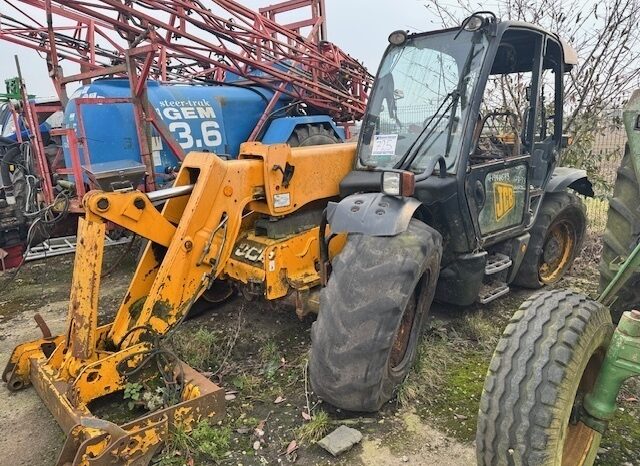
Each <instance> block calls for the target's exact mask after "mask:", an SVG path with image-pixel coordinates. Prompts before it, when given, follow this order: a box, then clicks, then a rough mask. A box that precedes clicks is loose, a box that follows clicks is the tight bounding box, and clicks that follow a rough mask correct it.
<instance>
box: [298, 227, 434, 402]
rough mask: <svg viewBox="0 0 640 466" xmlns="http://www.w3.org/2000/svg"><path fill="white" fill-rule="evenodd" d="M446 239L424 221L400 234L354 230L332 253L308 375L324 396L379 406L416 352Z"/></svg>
mask: <svg viewBox="0 0 640 466" xmlns="http://www.w3.org/2000/svg"><path fill="white" fill-rule="evenodd" d="M441 256H442V238H441V237H440V234H439V233H438V232H437V231H435V230H433V229H432V228H430V227H428V226H427V225H425V224H424V223H422V222H420V221H418V220H415V219H413V220H411V223H410V224H409V228H408V229H407V230H406V231H405V232H403V233H401V234H399V235H397V236H393V237H372V236H365V235H361V234H350V235H349V237H348V239H347V243H346V245H345V246H344V248H343V249H342V251H341V252H340V254H339V255H338V256H336V257H335V258H334V260H333V263H332V266H333V271H332V273H331V277H330V278H329V282H328V284H327V287H326V288H324V289H323V290H322V292H321V295H320V312H319V314H318V319H317V320H316V321H315V322H314V324H313V327H312V329H311V354H310V359H309V377H310V381H311V386H312V388H313V390H314V391H315V393H316V394H317V395H318V396H319V397H320V398H322V399H323V400H324V401H327V402H329V403H331V404H332V405H334V406H336V407H338V408H342V409H346V410H350V411H368V412H372V411H377V410H378V409H380V407H381V406H382V405H383V404H384V403H385V402H387V401H388V400H390V399H391V398H392V396H393V393H394V389H395V388H396V387H397V386H398V385H399V384H400V383H401V382H402V381H403V380H404V378H405V377H406V375H407V373H408V372H409V370H410V369H411V365H412V363H413V360H414V359H415V355H416V349H417V346H418V342H419V339H420V333H421V328H422V324H423V323H424V318H425V316H426V314H427V313H428V311H429V308H430V306H431V302H432V300H433V295H434V292H435V286H436V282H437V280H438V273H439V269H440V258H441Z"/></svg>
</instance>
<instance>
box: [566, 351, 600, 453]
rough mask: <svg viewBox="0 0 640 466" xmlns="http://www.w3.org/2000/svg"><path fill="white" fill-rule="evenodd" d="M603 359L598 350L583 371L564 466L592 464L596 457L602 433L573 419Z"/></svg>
mask: <svg viewBox="0 0 640 466" xmlns="http://www.w3.org/2000/svg"><path fill="white" fill-rule="evenodd" d="M603 359H604V353H603V351H602V350H598V351H597V352H596V353H594V354H593V355H592V356H591V359H589V362H588V363H587V367H586V368H585V370H584V372H583V373H582V378H581V379H580V384H579V385H578V391H577V393H576V397H575V401H574V408H573V411H572V412H571V416H570V419H569V422H568V423H567V426H566V429H565V433H564V442H563V449H562V466H582V465H585V464H591V462H592V461H593V459H594V454H595V452H594V448H595V447H596V446H597V445H598V444H599V442H598V441H597V439H598V436H599V435H600V434H599V433H598V432H596V431H595V430H593V429H591V428H589V427H587V426H586V425H585V424H583V423H582V422H580V421H577V422H574V421H572V419H575V418H577V415H576V414H577V412H578V411H579V410H580V409H581V407H582V401H583V399H584V395H585V394H587V393H589V392H590V391H591V389H592V388H593V386H594V385H595V382H596V378H597V377H598V372H600V367H601V366H602V360H603Z"/></svg>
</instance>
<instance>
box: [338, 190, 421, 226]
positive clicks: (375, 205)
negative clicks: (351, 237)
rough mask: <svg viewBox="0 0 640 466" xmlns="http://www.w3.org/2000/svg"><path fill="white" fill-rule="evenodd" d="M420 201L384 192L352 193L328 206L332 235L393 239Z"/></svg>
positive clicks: (407, 222) (406, 224)
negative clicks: (343, 234) (341, 234)
mask: <svg viewBox="0 0 640 466" xmlns="http://www.w3.org/2000/svg"><path fill="white" fill-rule="evenodd" d="M418 207H420V201H418V200H417V199H414V198H412V197H395V196H388V195H386V194H383V193H363V194H353V195H351V196H347V197H345V198H344V199H342V200H341V201H340V202H329V204H328V205H327V222H328V223H329V225H330V226H331V232H332V233H362V234H364V235H369V236H395V235H397V234H399V233H402V232H403V231H405V230H406V229H407V228H408V226H409V221H410V220H411V218H412V217H413V213H414V212H415V211H416V209H417V208H418Z"/></svg>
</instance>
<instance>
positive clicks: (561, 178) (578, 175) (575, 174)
mask: <svg viewBox="0 0 640 466" xmlns="http://www.w3.org/2000/svg"><path fill="white" fill-rule="evenodd" d="M567 188H571V189H573V190H574V191H576V192H577V193H579V194H582V195H584V196H588V197H593V195H594V192H593V185H592V184H591V181H589V178H587V172H586V170H580V169H578V168H571V167H556V168H555V169H554V170H553V173H552V174H551V179H550V180H549V182H548V183H547V187H546V188H545V191H546V192H548V193H557V192H559V191H563V190H565V189H567Z"/></svg>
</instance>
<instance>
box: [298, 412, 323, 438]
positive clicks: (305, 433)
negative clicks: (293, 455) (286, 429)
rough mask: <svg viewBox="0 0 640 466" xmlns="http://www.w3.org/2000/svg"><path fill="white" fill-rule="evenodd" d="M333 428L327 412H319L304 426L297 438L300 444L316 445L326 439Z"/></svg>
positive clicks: (299, 430)
mask: <svg viewBox="0 0 640 466" xmlns="http://www.w3.org/2000/svg"><path fill="white" fill-rule="evenodd" d="M330 427H331V420H330V419H329V415H328V414H327V413H326V411H317V412H316V413H315V414H314V415H313V417H312V418H311V420H310V421H309V422H307V423H305V424H303V425H302V426H301V427H300V428H299V429H298V432H297V435H296V437H297V438H298V441H299V442H300V443H316V442H317V441H318V440H320V439H321V438H322V437H324V436H325V435H326V434H327V432H329V428H330Z"/></svg>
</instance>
